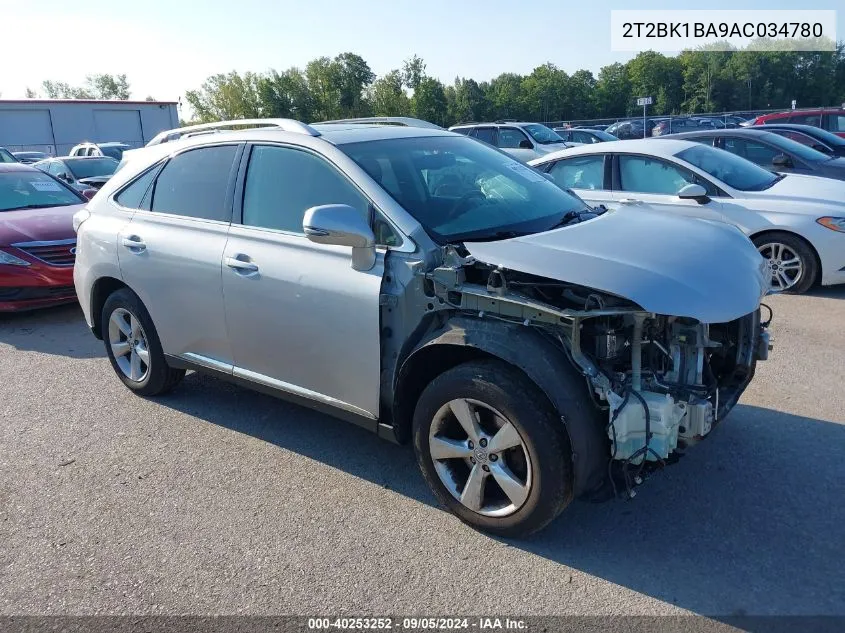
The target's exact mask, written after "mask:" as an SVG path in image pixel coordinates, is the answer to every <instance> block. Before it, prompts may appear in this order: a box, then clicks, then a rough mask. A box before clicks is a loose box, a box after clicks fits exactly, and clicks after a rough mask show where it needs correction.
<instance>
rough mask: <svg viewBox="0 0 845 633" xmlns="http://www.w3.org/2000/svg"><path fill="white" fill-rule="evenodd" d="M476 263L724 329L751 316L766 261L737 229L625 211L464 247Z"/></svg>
mask: <svg viewBox="0 0 845 633" xmlns="http://www.w3.org/2000/svg"><path fill="white" fill-rule="evenodd" d="M465 246H466V248H467V250H469V252H470V254H471V255H472V256H473V257H475V258H476V259H477V260H478V261H481V262H484V263H487V264H490V265H494V266H499V267H502V268H507V269H510V270H514V271H521V272H524V273H529V274H532V275H538V276H541V277H547V278H551V279H556V280H559V281H567V282H570V283H574V284H579V285H582V286H587V287H589V288H595V289H597V290H602V291H604V292H608V293H611V294H614V295H617V296H620V297H624V298H626V299H630V300H631V301H633V302H634V303H636V304H638V305H640V306H641V307H642V308H643V309H644V310H646V311H648V312H654V313H657V314H664V315H672V316H684V317H691V318H694V319H698V320H699V321H701V322H702V323H724V322H727V321H732V320H734V319H738V318H739V317H742V316H745V315H746V314H749V313H750V312H753V311H754V310H756V309H757V308H758V306H759V304H760V299H761V298H762V296H763V295H764V294H765V293H766V291H767V290H768V288H769V278H768V273H767V271H765V269H764V260H763V258H762V257H761V256H760V254H759V253H758V252H757V249H756V248H755V247H754V245H753V244H752V243H751V241H750V240H749V239H748V238H747V237H746V236H745V235H743V234H742V232H740V231H739V229H737V228H735V227H733V226H731V225H728V224H722V223H719V222H711V221H709V220H698V219H693V218H681V217H674V216H671V215H668V214H666V213H660V212H656V211H648V210H645V209H624V210H620V211H615V212H607V213H605V214H603V215H601V216H600V217H598V218H595V219H593V220H589V221H587V222H581V223H580V224H575V225H572V226H569V227H564V228H560V229H555V230H553V231H546V232H545V233H536V234H534V235H527V236H524V237H516V238H513V239H509V240H502V241H498V242H467V243H466V244H465Z"/></svg>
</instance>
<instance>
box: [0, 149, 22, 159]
mask: <svg viewBox="0 0 845 633" xmlns="http://www.w3.org/2000/svg"><path fill="white" fill-rule="evenodd" d="M17 162H18V159H17V158H15V157H14V156H12V153H11V152H10V151H9V150H7V149H6V148H5V147H0V163H17Z"/></svg>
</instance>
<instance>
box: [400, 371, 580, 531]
mask: <svg viewBox="0 0 845 633" xmlns="http://www.w3.org/2000/svg"><path fill="white" fill-rule="evenodd" d="M464 402H465V403H467V405H468V406H469V407H470V410H471V411H473V410H474V413H473V418H472V419H475V420H476V422H478V427H477V428H476V429H475V431H481V432H480V433H478V434H477V435H478V437H479V439H478V444H475V443H474V442H473V443H472V444H470V442H471V441H472V440H471V439H470V435H469V433H465V432H464V428H466V427H465V425H464V424H461V423H460V422H459V418H458V415H457V414H455V413H454V411H455V410H458V411H459V412H461V411H462V408H463V404H461V403H464ZM456 403H457V404H456ZM453 407H457V409H454V408H453ZM497 414H498V416H499V417H497ZM464 419H465V420H466V419H467V418H466V417H464ZM503 421H504V422H506V423H510V424H511V425H512V429H506V430H507V431H512V430H514V429H515V431H516V433H517V435H516V436H514V435H513V434H512V433H507V434H504V433H503V434H499V435H498V437H502V436H504V435H508V437H509V438H510V442H505V441H502V442H499V443H498V444H497V446H498V445H499V444H501V445H507V444H509V443H512V442H513V441H518V442H520V443H519V445H518V446H514V447H512V448H509V449H507V450H505V451H501V452H498V453H497V452H496V451H495V448H496V447H495V446H494V443H493V439H494V438H495V437H497V433H498V430H501V429H502V428H505V426H506V425H503V424H502V422H503ZM413 427H414V450H415V453H416V457H417V463H418V464H419V466H420V469H421V470H422V474H423V477H424V478H425V480H426V482H427V483H428V485H429V486H430V487H431V488H432V490H433V491H434V494H435V495H436V496H437V499H438V500H439V501H440V503H442V504H443V505H444V506H446V507H447V508H448V509H449V510H451V511H452V512H453V513H454V514H455V515H457V517H458V518H459V519H460V520H461V521H463V522H464V523H466V524H468V525H470V526H472V527H474V528H477V529H480V530H483V531H485V532H489V533H492V534H495V535H498V536H504V537H524V536H527V535H529V534H531V533H533V532H536V531H537V530H540V529H541V528H543V527H544V526H546V525H547V524H548V523H549V522H551V521H552V520H553V519H554V518H555V517H557V516H558V515H559V514H560V513H561V512H562V511H563V509H564V508H565V507H566V506H567V505H568V504H569V503H570V501H572V498H573V481H572V469H571V464H572V449H571V447H570V444H569V437H568V436H567V434H566V431H565V429H564V428H563V425H562V424H561V422H560V419H559V417H558V416H557V414H556V413H555V410H554V409H553V407H552V405H551V403H550V402H549V401H548V399H547V398H546V396H545V394H543V392H542V391H541V390H540V389H539V388H538V387H537V386H536V385H535V384H534V383H533V382H532V381H531V380H529V379H528V378H527V377H526V376H525V375H524V374H523V373H521V372H520V371H518V370H516V369H514V368H512V367H510V366H509V365H507V364H505V363H503V362H500V361H495V360H483V361H473V362H468V363H464V364H462V365H458V366H457V367H454V368H452V369H449V370H448V371H446V372H444V373H443V374H441V375H440V376H438V377H437V378H435V379H434V380H433V381H432V382H431V383H430V384H429V385H428V386H427V387H426V388H425V389H424V390H423V392H422V394H421V395H420V398H419V400H418V402H417V406H416V409H415V411H414V420H413ZM497 427H498V430H497ZM464 435H466V437H464ZM482 440H486V444H484V443H482ZM444 441H445V442H446V443H444ZM433 446H434V450H432V447H433ZM444 446H445V447H446V448H445V450H446V451H447V452H448V451H451V450H453V448H452V447H455V448H454V450H457V451H458V452H459V453H460V455H459V456H456V457H446V458H441V459H435V454H437V455H442V454H443V453H442V452H441V451H443V450H444V449H443V448H442V447H444ZM470 447H472V448H470ZM485 447H489V448H490V449H491V450H490V452H489V453H484V454H483V455H482V454H481V453H482V452H484V451H486V450H487V449H486V448H485ZM479 448H481V449H482V451H479V450H478V449H479ZM497 455H498V456H497ZM471 460H474V461H471ZM478 466H481V467H482V468H484V467H486V468H487V469H488V470H487V472H486V473H484V472H483V471H481V472H480V473H479V471H478V469H477V467H478ZM503 467H507V470H503ZM473 472H475V473H476V475H475V476H476V479H477V477H478V476H481V477H482V480H483V483H482V484H481V493H480V497H481V498H482V500H483V505H481V507H479V508H478V509H471V507H470V505H479V504H472V503H471V504H469V505H467V504H465V503H463V502H462V501H461V500H460V499H459V496H463V494H466V493H467V491H468V489H469V488H470V486H469V483H470V479H472V477H473ZM508 473H510V475H511V476H512V478H513V479H515V480H517V481H518V482H520V483H522V484H524V486H522V487H519V486H516V487H515V486H513V481H512V479H511V477H509V476H508ZM444 477H445V478H444ZM499 481H503V482H504V483H505V484H506V487H507V488H508V489H509V490H510V491H511V494H508V493H505V488H504V487H502V486H501V485H499ZM444 482H448V483H449V485H450V486H451V488H450V487H447V483H444ZM491 482H492V483H491ZM473 490H475V488H473ZM526 491H527V492H526ZM514 493H515V494H514ZM467 497H468V498H471V497H472V495H467ZM477 498H478V497H476V499H477ZM514 499H516V500H517V501H514ZM488 502H489V503H488ZM517 502H521V503H519V505H517ZM499 506H501V507H499Z"/></svg>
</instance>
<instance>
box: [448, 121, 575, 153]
mask: <svg viewBox="0 0 845 633" xmlns="http://www.w3.org/2000/svg"><path fill="white" fill-rule="evenodd" d="M449 130H450V131H452V132H458V133H459V134H465V135H466V136H470V137H472V138H477V139H478V140H480V141H484V142H485V143H488V144H489V145H492V146H494V147H498V148H499V149H501V150H502V151H503V152H505V153H506V154H510V155H511V156H513V157H514V158H518V159H519V160H521V161H523V162H527V161H529V160H531V159H533V158H537V157H538V156H543V155H545V154H548V153H549V152H554V151H557V150H559V149H562V148H565V147H574V146H575V145H576V143H568V142H566V141H564V140H563V139H562V138H561V137H560V136H558V135H557V133H556V132H555V131H554V130H552V129H550V128H547V127H546V126H545V125H540V124H539V123H525V122H522V121H496V122H495V123H472V124H460V125H454V126H452V127H450V128H449Z"/></svg>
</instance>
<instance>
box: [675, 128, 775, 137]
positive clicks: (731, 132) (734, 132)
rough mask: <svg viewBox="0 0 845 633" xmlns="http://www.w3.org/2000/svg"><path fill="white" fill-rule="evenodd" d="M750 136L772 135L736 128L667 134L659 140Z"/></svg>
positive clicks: (762, 130) (760, 131)
mask: <svg viewBox="0 0 845 633" xmlns="http://www.w3.org/2000/svg"><path fill="white" fill-rule="evenodd" d="M717 135H718V136H748V137H751V138H760V137H761V136H762V135H771V132H767V131H766V130H765V129H764V128H762V127H736V128H733V127H732V128H719V129H708V130H696V131H695V132H678V133H676V134H666V135H664V136H661V137H659V138H679V139H680V138H695V137H697V136H704V137H710V136H717Z"/></svg>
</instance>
